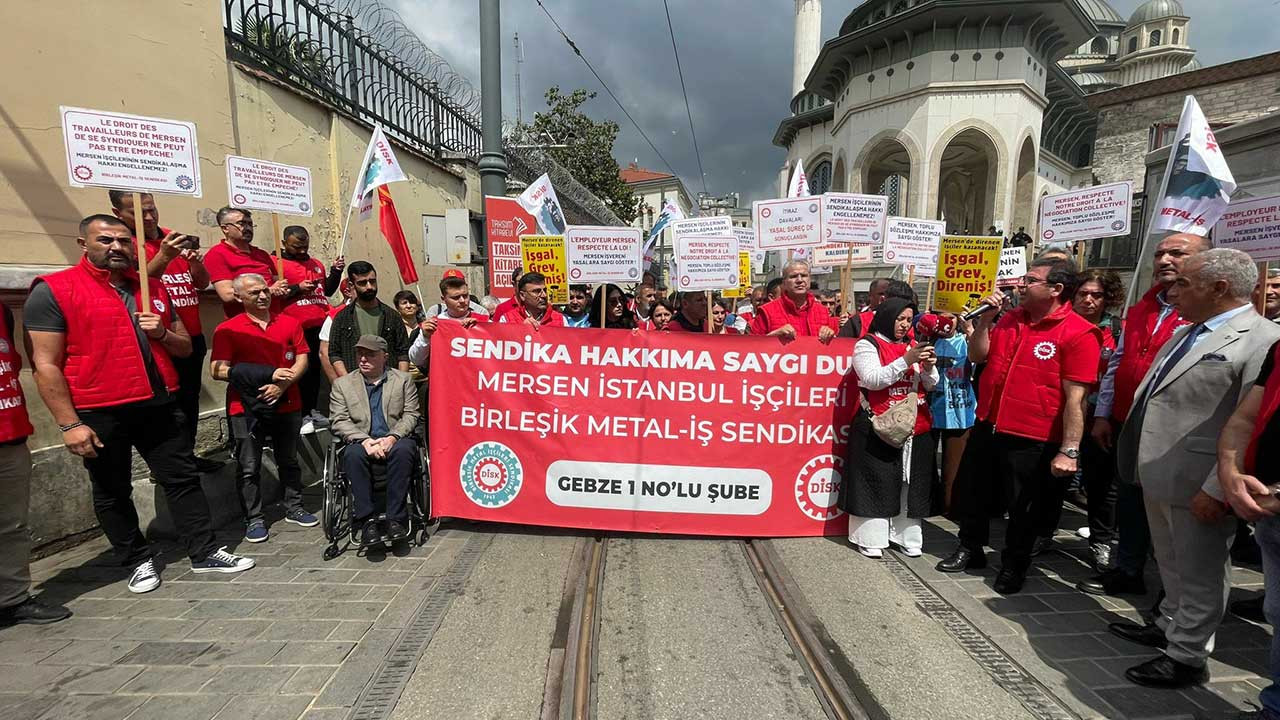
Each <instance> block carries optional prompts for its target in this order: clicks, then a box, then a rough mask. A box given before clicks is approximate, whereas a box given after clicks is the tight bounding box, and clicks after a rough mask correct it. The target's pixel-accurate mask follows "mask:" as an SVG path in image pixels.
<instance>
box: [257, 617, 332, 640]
mask: <svg viewBox="0 0 1280 720" xmlns="http://www.w3.org/2000/svg"><path fill="white" fill-rule="evenodd" d="M336 627H338V621H337V620H277V621H275V622H274V623H272V624H271V626H270V627H268V628H267V629H266V630H265V631H263V633H262V635H261V636H260V637H259V638H258V639H259V640H322V639H324V638H326V637H328V635H329V633H331V632H333V630H334V628H336Z"/></svg>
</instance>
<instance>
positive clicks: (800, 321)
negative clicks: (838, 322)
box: [751, 293, 838, 337]
mask: <svg viewBox="0 0 1280 720" xmlns="http://www.w3.org/2000/svg"><path fill="white" fill-rule="evenodd" d="M783 325H790V326H791V327H793V328H795V329H796V336H797V337H817V335H818V330H820V329H821V328H822V326H824V325H826V326H827V327H830V328H831V329H832V330H836V329H838V328H837V327H835V321H833V320H832V319H831V313H830V312H828V311H827V308H826V306H824V305H823V304H822V303H820V302H818V299H817V298H815V297H814V296H813V293H809V295H808V296H807V298H806V300H805V305H804V308H803V309H801V308H797V307H796V304H795V303H794V302H792V301H791V298H789V297H787V296H786V295H785V294H783V295H782V296H781V297H779V298H778V299H777V300H770V301H769V302H767V303H765V304H763V305H761V306H760V310H759V311H758V312H757V313H756V316H755V318H753V319H752V320H751V334H753V335H768V334H769V333H771V332H773V331H774V330H777V329H778V328H780V327H782V326H783Z"/></svg>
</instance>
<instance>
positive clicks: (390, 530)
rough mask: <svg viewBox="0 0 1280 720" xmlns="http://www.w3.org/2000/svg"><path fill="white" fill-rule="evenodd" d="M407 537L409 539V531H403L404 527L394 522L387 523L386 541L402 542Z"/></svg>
mask: <svg viewBox="0 0 1280 720" xmlns="http://www.w3.org/2000/svg"><path fill="white" fill-rule="evenodd" d="M407 537H409V531H408V530H405V528H404V525H401V524H400V523H398V522H396V521H395V520H388V521H387V539H388V540H390V541H391V542H395V541H397V540H403V539H405V538H407Z"/></svg>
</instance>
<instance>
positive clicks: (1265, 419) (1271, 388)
mask: <svg viewBox="0 0 1280 720" xmlns="http://www.w3.org/2000/svg"><path fill="white" fill-rule="evenodd" d="M1277 360H1280V345H1278V346H1277V347H1276V352H1275V355H1273V356H1272V360H1271V361H1272V362H1273V363H1274V362H1276V361H1277ZM1276 410H1280V373H1278V372H1276V371H1275V369H1274V368H1273V369H1272V370H1271V377H1268V378H1267V385H1266V387H1264V388H1263V390H1262V406H1261V407H1259V408H1258V416H1257V417H1256V418H1254V420H1253V437H1251V438H1249V448H1248V449H1247V450H1245V453H1244V471H1245V472H1247V473H1252V472H1253V471H1254V470H1255V469H1256V466H1255V463H1256V462H1257V460H1258V440H1259V439H1260V438H1261V437H1262V433H1263V431H1265V430H1266V429H1267V423H1269V422H1271V418H1272V417H1274V416H1275V414H1276ZM1263 482H1266V480H1263Z"/></svg>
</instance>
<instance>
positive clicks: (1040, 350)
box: [1031, 340, 1058, 360]
mask: <svg viewBox="0 0 1280 720" xmlns="http://www.w3.org/2000/svg"><path fill="white" fill-rule="evenodd" d="M1031 354H1032V355H1035V356H1036V359H1037V360H1052V359H1053V356H1054V355H1057V354H1058V346H1057V345H1054V344H1053V343H1051V342H1049V341H1048V340H1045V341H1043V342H1038V343H1036V346H1035V347H1034V348H1032V349H1031Z"/></svg>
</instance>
